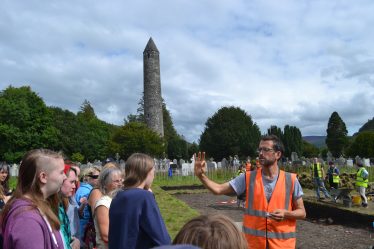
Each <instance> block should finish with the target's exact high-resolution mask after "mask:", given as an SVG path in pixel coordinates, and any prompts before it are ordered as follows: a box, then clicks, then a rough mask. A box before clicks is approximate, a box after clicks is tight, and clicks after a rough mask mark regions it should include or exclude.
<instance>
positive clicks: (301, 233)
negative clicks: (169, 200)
mask: <svg viewBox="0 0 374 249" xmlns="http://www.w3.org/2000/svg"><path fill="white" fill-rule="evenodd" d="M175 196H176V197H177V198H178V199H180V200H182V201H184V202H186V203H187V205H189V206H190V207H192V208H194V209H196V210H198V211H199V212H200V213H201V214H208V213H222V214H224V215H226V216H228V217H230V218H231V219H232V220H234V221H235V222H241V221H242V216H243V209H242V208H239V207H238V206H237V204H236V203H235V202H234V201H235V200H236V198H235V197H229V196H215V195H213V194H211V193H197V194H176V195H175ZM372 245H374V230H372V229H369V228H365V226H363V227H361V228H359V227H354V228H353V227H349V226H342V225H335V224H332V225H327V223H326V222H325V219H321V220H309V219H306V220H301V221H298V222H297V246H296V247H297V248H300V249H309V248H312V249H319V248H321V249H335V248H336V249H338V248H339V249H344V248H346V249H353V248H354V249H361V248H365V249H367V248H369V247H370V246H372Z"/></svg>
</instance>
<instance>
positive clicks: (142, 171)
mask: <svg viewBox="0 0 374 249" xmlns="http://www.w3.org/2000/svg"><path fill="white" fill-rule="evenodd" d="M154 166H155V162H154V160H153V158H152V157H150V156H148V155H146V154H143V153H134V154H132V155H131V156H130V157H129V158H128V159H127V161H126V166H125V180H124V183H123V184H124V186H125V188H132V187H137V186H139V185H141V184H142V183H145V186H144V188H145V189H148V188H149V187H150V186H151V184H152V182H153V177H154V168H155V167H154Z"/></svg>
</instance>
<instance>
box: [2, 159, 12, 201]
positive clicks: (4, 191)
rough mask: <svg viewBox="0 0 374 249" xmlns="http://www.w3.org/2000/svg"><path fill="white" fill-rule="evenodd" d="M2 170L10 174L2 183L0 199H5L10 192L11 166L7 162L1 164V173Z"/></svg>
mask: <svg viewBox="0 0 374 249" xmlns="http://www.w3.org/2000/svg"><path fill="white" fill-rule="evenodd" d="M1 170H3V171H6V172H8V175H7V177H6V178H5V180H4V181H3V182H0V198H4V196H5V195H6V194H7V193H8V192H9V177H10V172H9V171H10V169H9V165H8V164H7V163H6V162H0V171H1Z"/></svg>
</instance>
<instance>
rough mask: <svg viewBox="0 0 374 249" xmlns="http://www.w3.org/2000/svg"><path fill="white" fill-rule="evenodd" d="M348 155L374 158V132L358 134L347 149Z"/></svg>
mask: <svg viewBox="0 0 374 249" xmlns="http://www.w3.org/2000/svg"><path fill="white" fill-rule="evenodd" d="M348 155H350V156H352V157H355V156H360V157H367V158H373V157H374V131H363V132H360V133H359V134H358V135H357V136H356V137H355V138H354V141H353V142H352V144H351V146H350V147H349V149H348Z"/></svg>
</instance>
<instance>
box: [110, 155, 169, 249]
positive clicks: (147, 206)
mask: <svg viewBox="0 0 374 249" xmlns="http://www.w3.org/2000/svg"><path fill="white" fill-rule="evenodd" d="M154 174H155V168H154V160H153V159H152V158H151V157H150V156H148V155H145V154H142V153H135V154H132V155H131V156H130V157H129V158H128V159H127V161H126V166H125V180H124V189H123V190H122V191H119V192H118V193H117V195H116V196H115V197H114V199H113V201H112V203H111V206H110V209H109V221H110V222H109V248H118V249H121V248H126V249H132V248H152V247H155V246H159V245H168V244H170V242H171V241H170V236H169V234H168V232H167V230H166V226H165V223H164V221H163V219H162V217H161V214H160V210H159V208H158V206H157V203H156V200H155V198H154V195H153V194H152V193H151V192H150V191H148V190H149V188H150V187H151V185H152V182H153V179H154Z"/></svg>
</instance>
